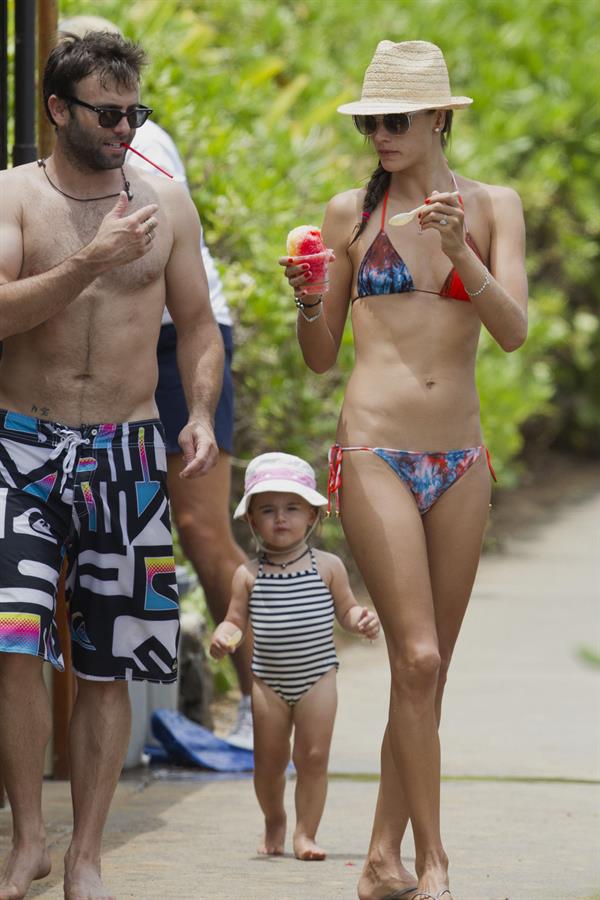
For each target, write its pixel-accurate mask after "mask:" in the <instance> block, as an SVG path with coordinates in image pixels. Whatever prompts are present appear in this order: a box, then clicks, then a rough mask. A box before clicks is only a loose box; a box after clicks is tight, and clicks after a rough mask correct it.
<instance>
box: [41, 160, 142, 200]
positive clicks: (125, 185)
mask: <svg viewBox="0 0 600 900" xmlns="http://www.w3.org/2000/svg"><path fill="white" fill-rule="evenodd" d="M37 164H38V166H39V167H40V169H43V171H44V175H45V176H46V178H47V180H48V183H49V184H50V186H51V187H53V188H54V190H55V191H57V192H58V193H59V194H62V195H63V197H67V198H68V199H69V200H77V202H78V203H92V202H93V201H94V200H110V199H112V197H118V196H119V194H120V193H121V191H117V193H116V194H105V195H104V196H103V197H73V196H72V195H71V194H66V193H65V191H61V189H60V188H59V187H57V186H56V185H55V184H54V182H53V181H52V179H51V178H50V176H49V175H48V172H47V171H46V160H45V159H38V161H37ZM121 178H122V179H123V190H124V191H125V193H126V194H127V199H128V200H129V201H131V200H133V194H132V193H131V190H130V186H129V182H128V181H127V179H126V178H125V172H124V171H123V166H121Z"/></svg>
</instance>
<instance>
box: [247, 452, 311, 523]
mask: <svg viewBox="0 0 600 900" xmlns="http://www.w3.org/2000/svg"><path fill="white" fill-rule="evenodd" d="M266 491H281V492H282V493H286V494H298V496H299V497H303V498H304V500H306V501H307V502H308V503H310V505H311V506H327V498H326V497H323V495H322V494H319V493H318V491H317V480H316V478H315V473H314V469H313V467H312V466H310V465H309V464H308V463H307V462H305V461H304V460H303V459H300V457H299V456H292V454H291V453H261V455H260V456H256V457H255V458H254V459H253V460H252V462H251V463H250V464H249V465H248V468H247V469H246V477H245V479H244V496H243V497H242V499H241V500H240V502H239V503H238V506H237V509H236V511H235V512H234V514H233V518H234V519H241V518H242V517H243V516H245V515H246V513H247V512H248V504H249V502H250V497H253V496H254V494H264V493H265V492H266Z"/></svg>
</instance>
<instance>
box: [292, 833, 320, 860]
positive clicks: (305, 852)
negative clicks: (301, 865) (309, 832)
mask: <svg viewBox="0 0 600 900" xmlns="http://www.w3.org/2000/svg"><path fill="white" fill-rule="evenodd" d="M294 856H295V857H296V859H301V860H304V861H306V862H318V861H320V860H322V859H325V857H326V856H327V854H326V853H325V851H324V850H322V849H321V847H319V845H318V844H315V842H314V841H313V840H311V839H310V838H309V837H307V836H306V835H305V834H295V835H294Z"/></svg>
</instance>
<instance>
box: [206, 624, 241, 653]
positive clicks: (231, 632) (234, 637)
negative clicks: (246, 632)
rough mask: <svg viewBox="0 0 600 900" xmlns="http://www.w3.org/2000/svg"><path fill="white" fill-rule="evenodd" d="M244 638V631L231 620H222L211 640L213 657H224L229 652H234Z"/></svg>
mask: <svg viewBox="0 0 600 900" xmlns="http://www.w3.org/2000/svg"><path fill="white" fill-rule="evenodd" d="M241 639H242V632H241V631H240V629H239V628H236V627H235V625H233V624H232V623H231V622H221V624H220V625H219V626H218V627H217V629H216V630H215V633H214V634H213V636H212V640H211V642H210V650H209V653H210V655H211V656H212V658H213V659H223V657H224V656H225V655H226V654H227V653H234V652H235V650H236V649H237V646H238V644H239V642H240V641H241Z"/></svg>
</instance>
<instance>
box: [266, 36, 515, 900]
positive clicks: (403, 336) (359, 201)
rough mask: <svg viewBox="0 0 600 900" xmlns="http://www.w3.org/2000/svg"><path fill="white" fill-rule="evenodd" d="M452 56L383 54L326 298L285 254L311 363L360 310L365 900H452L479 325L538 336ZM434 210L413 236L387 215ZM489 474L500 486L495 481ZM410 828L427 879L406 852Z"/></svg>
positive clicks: (321, 363) (333, 235) (340, 489)
mask: <svg viewBox="0 0 600 900" xmlns="http://www.w3.org/2000/svg"><path fill="white" fill-rule="evenodd" d="M471 102H472V101H471V99H470V98H469V97H455V96H452V94H451V90H450V84H449V80H448V73H447V69H446V64H445V61H444V58H443V55H442V53H441V51H440V50H439V48H438V47H436V46H435V45H434V44H430V43H427V42H423V41H407V42H403V43H400V44H394V43H392V42H391V41H382V42H381V43H380V44H379V45H378V47H377V50H376V53H375V56H374V58H373V60H372V62H371V64H370V66H369V68H368V69H367V73H366V75H365V79H364V84H363V91H362V97H361V99H360V100H359V101H357V102H355V103H349V104H346V105H345V106H342V107H340V110H339V111H340V112H342V113H344V114H347V115H352V116H353V118H354V123H355V125H356V127H357V128H358V130H359V131H360V133H361V134H363V135H366V136H367V138H368V139H369V140H370V142H371V144H372V147H373V149H374V151H375V153H376V155H377V157H378V165H377V168H376V169H375V171H374V173H373V175H372V177H371V179H370V181H369V183H368V185H367V187H366V189H364V188H358V189H353V190H349V191H346V192H345V193H342V194H338V195H337V196H335V197H334V198H333V199H332V200H331V201H330V202H329V204H328V205H327V209H326V213H325V220H324V225H323V238H324V241H325V244H326V246H327V247H330V248H332V249H333V250H334V253H335V262H334V263H333V264H332V266H331V282H330V286H329V290H328V292H327V294H326V297H325V300H324V302H323V299H322V298H319V297H318V296H317V297H315V296H314V295H311V294H306V293H304V292H303V284H305V274H306V272H305V270H306V265H303V266H296V265H293V264H292V263H291V261H290V260H289V259H288V258H282V259H281V260H280V263H281V264H282V265H284V266H286V275H287V277H288V279H289V281H290V283H291V285H292V286H293V288H294V292H295V295H296V304H297V306H298V339H299V342H300V346H301V348H302V353H303V355H304V358H305V360H306V362H307V364H308V366H309V367H310V368H311V369H313V370H314V371H315V372H324V371H326V370H327V369H329V368H330V367H331V366H333V365H334V363H335V361H336V358H337V353H338V349H339V346H340V342H341V339H342V333H343V329H344V324H345V321H346V318H347V315H348V310H349V309H351V317H352V327H353V333H354V343H355V366H354V369H353V371H352V374H351V376H350V379H349V382H348V385H347V389H346V395H345V399H344V404H343V408H342V411H341V415H340V419H339V423H338V430H337V440H336V444H335V445H334V447H333V448H332V451H331V456H330V462H331V472H330V490H331V493H332V495H333V499H334V500H336V499H337V500H339V501H340V513H341V519H342V525H343V528H344V532H345V534H346V537H347V539H348V542H349V544H350V547H351V550H352V553H353V555H354V558H355V560H356V562H357V564H358V567H359V569H360V571H361V574H362V576H363V578H364V581H365V584H366V586H367V589H368V591H369V593H370V594H371V597H372V598H373V601H374V603H375V606H376V608H377V611H378V613H379V617H380V620H381V623H382V626H383V629H384V634H385V637H386V643H387V648H388V655H389V661H390V669H391V694H390V705H389V719H388V723H387V727H386V730H385V734H384V737H383V744H382V749H381V784H380V790H379V797H378V801H377V808H376V812H375V820H374V824H373V832H372V837H371V843H370V847H369V852H368V856H367V860H366V863H365V866H364V869H363V872H362V875H361V878H360V881H359V885H358V895H359V897H360V900H384V898H385V900H392V898H400V897H403V898H407V900H431V898H434V900H435V898H440V900H453V898H452V895H451V893H450V888H449V879H448V858H447V856H446V853H445V851H444V847H443V844H442V839H441V835H440V809H439V807H440V743H439V738H438V726H439V721H440V712H441V702H442V694H443V690H444V684H445V681H446V673H447V671H448V666H449V664H450V659H451V657H452V652H453V650H454V646H455V643H456V640H457V637H458V633H459V630H460V626H461V622H462V619H463V616H464V614H465V611H466V607H467V603H468V600H469V596H470V593H471V589H472V586H473V581H474V578H475V573H476V569H477V565H478V561H479V555H480V550H481V543H482V536H483V531H484V527H485V523H486V518H487V513H488V506H489V500H490V471H491V462H490V460H489V455H488V453H487V450H486V448H485V446H484V444H483V438H482V434H481V427H480V421H479V401H478V396H477V391H476V387H475V379H474V370H475V357H476V351H477V343H478V338H479V333H480V329H481V324H482V323H483V325H484V326H485V327H486V328H487V330H488V331H489V332H490V334H491V335H492V337H493V338H494V339H495V340H496V341H497V343H498V344H499V345H500V346H501V347H502V348H503V349H504V350H505V351H507V352H510V351H513V350H516V349H517V348H518V347H519V346H521V344H522V343H523V341H524V340H525V337H526V331H527V312H526V308H527V279H526V274H525V266H524V243H525V241H524V222H523V214H522V209H521V203H520V200H519V197H518V196H517V194H516V193H515V192H514V191H513V190H511V189H509V188H506V187H498V186H494V185H488V184H482V183H479V182H476V181H472V180H470V179H468V178H465V177H463V176H461V175H457V174H455V173H453V172H452V171H451V170H450V168H449V166H448V162H447V160H446V157H445V155H444V147H445V144H446V140H447V138H448V135H449V133H450V128H451V124H452V116H453V110H454V109H460V108H463V107H466V106H468V105H469V104H470V103H471ZM420 206H422V207H423V208H422V209H421V210H420V211H419V213H418V214H417V215H415V217H414V219H413V220H412V221H411V222H409V223H408V224H404V225H403V226H401V227H398V226H394V225H393V224H391V223H390V219H393V217H394V216H396V215H398V214H399V213H403V212H408V211H410V210H413V209H414V208H416V207H420ZM492 474H493V473H492ZM409 820H410V822H411V825H412V830H413V835H414V840H415V848H416V873H417V883H415V878H414V876H413V875H412V874H411V873H410V872H409V871H408V870H407V869H406V868H405V867H404V865H403V863H402V858H401V854H400V845H401V841H402V837H403V835H404V832H405V829H406V826H407V824H408V821H409Z"/></svg>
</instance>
